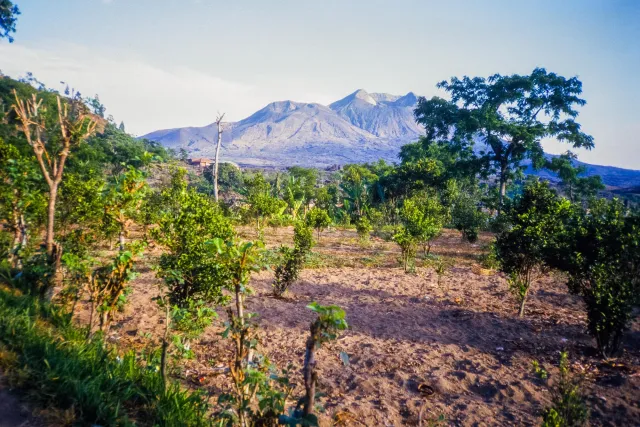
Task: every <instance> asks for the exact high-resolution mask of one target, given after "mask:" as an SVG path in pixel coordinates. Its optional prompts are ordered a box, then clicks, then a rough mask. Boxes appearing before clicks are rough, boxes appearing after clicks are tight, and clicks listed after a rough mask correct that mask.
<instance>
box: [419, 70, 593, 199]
mask: <svg viewBox="0 0 640 427" xmlns="http://www.w3.org/2000/svg"><path fill="white" fill-rule="evenodd" d="M438 87H439V88H441V89H444V90H445V91H447V92H448V93H449V94H450V95H451V100H450V101H447V100H445V99H442V98H439V97H433V98H431V99H429V100H427V99H426V98H424V97H421V98H419V100H418V105H417V107H416V109H415V117H416V121H417V122H418V123H420V124H422V125H423V126H424V127H425V128H426V138H427V140H429V141H436V142H439V143H446V144H450V145H452V146H455V147H457V148H458V149H464V148H466V147H469V146H472V145H473V144H474V142H480V143H482V144H484V145H485V147H486V148H485V149H484V150H476V152H477V153H479V156H480V157H481V158H482V159H483V160H485V165H486V169H487V170H486V172H487V173H489V174H495V175H496V176H497V178H498V182H499V185H500V203H501V204H502V198H503V197H504V195H505V192H506V186H507V183H508V181H510V180H511V179H513V178H514V176H515V175H516V173H518V172H519V171H520V168H521V163H522V161H523V160H524V159H526V158H529V159H531V160H532V162H533V165H534V167H542V166H544V152H543V150H542V146H541V141H542V139H543V138H555V139H557V140H559V141H563V142H567V143H570V144H572V146H573V147H575V148H577V147H583V148H587V149H590V148H592V147H593V138H592V137H591V136H589V135H587V134H585V133H583V132H582V131H581V130H580V124H579V123H578V122H576V120H575V118H576V117H577V116H578V111H577V110H576V109H575V107H576V106H582V105H584V104H585V103H586V101H585V100H584V99H581V98H579V95H580V94H581V93H582V83H581V82H580V80H578V79H577V78H576V77H572V78H565V77H562V76H559V75H557V74H555V73H549V72H547V71H546V70H545V69H544V68H536V69H535V70H533V72H532V73H531V74H530V75H528V76H521V75H517V74H514V75H511V76H502V75H500V74H495V75H493V76H490V77H488V78H483V77H474V78H470V77H466V76H465V77H463V78H462V79H459V78H457V77H453V78H452V79H451V81H449V82H447V81H443V82H441V83H439V84H438Z"/></svg>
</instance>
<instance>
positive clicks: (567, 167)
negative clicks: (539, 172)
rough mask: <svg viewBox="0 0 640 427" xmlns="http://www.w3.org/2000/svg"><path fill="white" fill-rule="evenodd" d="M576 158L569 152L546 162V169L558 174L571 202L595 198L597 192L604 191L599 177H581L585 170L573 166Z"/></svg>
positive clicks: (584, 168) (581, 167)
mask: <svg viewBox="0 0 640 427" xmlns="http://www.w3.org/2000/svg"><path fill="white" fill-rule="evenodd" d="M577 159H578V157H577V156H576V155H575V154H574V153H572V152H571V151H567V152H566V153H564V154H562V155H560V156H558V157H554V158H552V159H551V160H550V161H548V162H547V169H549V170H551V171H554V172H556V173H557V174H558V177H559V178H560V180H561V182H560V185H561V186H562V189H563V191H564V192H565V194H566V195H567V197H568V198H569V200H570V201H571V202H576V201H579V200H584V199H587V198H590V197H594V196H596V194H598V191H600V190H604V188H605V186H604V184H603V183H602V178H601V177H600V176H599V175H595V176H588V177H581V176H580V175H583V174H584V173H585V172H586V171H587V168H586V167H585V166H573V164H574V162H575V161H576V160H577Z"/></svg>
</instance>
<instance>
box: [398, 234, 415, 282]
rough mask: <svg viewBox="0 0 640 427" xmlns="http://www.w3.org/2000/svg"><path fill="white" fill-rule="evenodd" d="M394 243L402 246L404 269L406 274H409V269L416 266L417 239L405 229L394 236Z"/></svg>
mask: <svg viewBox="0 0 640 427" xmlns="http://www.w3.org/2000/svg"><path fill="white" fill-rule="evenodd" d="M393 241H394V242H396V243H397V244H398V246H400V251H401V252H402V267H403V269H404V272H405V273H407V272H408V271H409V269H410V268H413V267H414V265H415V258H416V241H415V238H414V237H413V236H412V235H411V234H410V233H409V232H408V231H407V229H406V228H404V227H403V228H402V229H400V231H399V232H397V233H396V234H395V235H394V236H393Z"/></svg>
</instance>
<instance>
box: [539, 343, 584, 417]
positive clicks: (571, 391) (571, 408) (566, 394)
mask: <svg viewBox="0 0 640 427" xmlns="http://www.w3.org/2000/svg"><path fill="white" fill-rule="evenodd" d="M559 368H560V374H559V377H558V381H557V383H556V384H554V387H553V390H552V398H551V402H552V406H551V407H550V408H547V409H546V410H545V411H544V415H543V417H542V420H543V421H542V426H543V427H578V426H583V425H585V424H586V423H587V419H588V418H589V411H588V409H587V406H586V404H585V401H584V397H583V396H582V392H581V389H580V388H581V387H580V382H579V381H577V380H576V379H575V378H573V377H572V375H571V370H570V368H569V359H568V356H567V353H566V352H562V353H560V366H559Z"/></svg>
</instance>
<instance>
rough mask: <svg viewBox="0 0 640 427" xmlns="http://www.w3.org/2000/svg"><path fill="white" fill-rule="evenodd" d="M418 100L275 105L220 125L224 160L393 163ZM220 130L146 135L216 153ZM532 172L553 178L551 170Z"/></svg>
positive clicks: (618, 175)
mask: <svg viewBox="0 0 640 427" xmlns="http://www.w3.org/2000/svg"><path fill="white" fill-rule="evenodd" d="M417 100H418V99H417V97H416V95H415V94H413V93H412V92H409V93H408V94H406V95H404V96H399V95H390V94H386V93H368V92H366V91H365V90H362V89H360V90H357V91H355V92H353V93H352V94H350V95H348V96H346V97H345V98H343V99H340V100H338V101H336V102H333V103H332V104H330V105H329V106H325V105H321V104H315V103H300V102H293V101H279V102H273V103H271V104H269V105H267V106H266V107H264V108H262V109H261V110H259V111H257V112H255V113H254V114H252V115H251V116H249V117H247V118H246V119H243V120H240V121H238V122H230V123H223V131H224V132H223V140H222V150H221V155H222V159H223V160H228V161H233V162H236V163H238V164H239V165H244V166H271V167H286V166H290V165H294V164H295V165H302V166H313V167H327V166H331V165H341V164H345V163H363V162H375V161H377V160H379V159H385V160H387V161H389V162H397V161H398V159H397V155H398V152H399V151H400V147H402V146H403V145H404V144H406V143H409V142H413V141H416V140H417V139H418V138H419V137H420V135H422V134H424V130H423V129H422V128H421V127H420V126H419V125H417V124H416V122H415V120H414V117H413V109H414V108H415V105H416V103H417ZM216 137H217V127H216V124H215V123H212V124H210V125H207V126H203V127H186V128H177V129H165V130H158V131H155V132H151V133H149V134H147V135H144V136H143V138H147V139H150V140H153V141H156V142H159V143H161V144H162V145H164V146H165V147H168V148H173V149H176V150H177V149H180V148H184V149H186V150H187V151H188V152H189V153H190V154H192V155H194V156H198V157H202V156H208V157H211V156H213V153H214V151H215V140H216ZM585 166H587V174H588V175H595V174H597V175H600V176H602V178H603V180H604V182H605V184H607V185H609V186H613V187H631V186H639V185H640V171H634V170H628V169H621V168H615V167H610V166H597V165H586V164H585ZM528 172H529V173H532V174H536V175H540V176H544V177H548V178H554V176H553V174H552V173H551V172H548V171H533V170H531V169H530V170H529V171H528Z"/></svg>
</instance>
